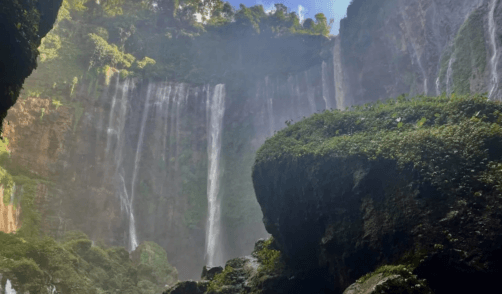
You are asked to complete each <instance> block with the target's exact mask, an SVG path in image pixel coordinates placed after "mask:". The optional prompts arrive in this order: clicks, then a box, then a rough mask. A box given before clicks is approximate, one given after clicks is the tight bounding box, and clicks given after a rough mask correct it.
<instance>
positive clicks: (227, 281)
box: [207, 265, 234, 293]
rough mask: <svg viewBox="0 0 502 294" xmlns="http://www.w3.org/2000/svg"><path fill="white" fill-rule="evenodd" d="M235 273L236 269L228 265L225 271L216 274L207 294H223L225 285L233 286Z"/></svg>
mask: <svg viewBox="0 0 502 294" xmlns="http://www.w3.org/2000/svg"><path fill="white" fill-rule="evenodd" d="M233 273H234V268H233V267H231V266H229V265H227V266H225V269H224V270H223V271H222V272H221V273H219V274H216V275H215V276H214V278H213V280H212V281H211V283H210V284H209V287H208V288H207V293H221V291H222V290H223V289H222V287H223V286H225V285H231V284H232V274H233Z"/></svg>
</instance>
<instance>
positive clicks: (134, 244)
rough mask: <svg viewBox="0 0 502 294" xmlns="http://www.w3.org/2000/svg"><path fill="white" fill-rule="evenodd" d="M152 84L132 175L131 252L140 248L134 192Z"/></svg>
mask: <svg viewBox="0 0 502 294" xmlns="http://www.w3.org/2000/svg"><path fill="white" fill-rule="evenodd" d="M152 87H153V86H152V84H148V91H147V94H146V101H145V107H144V108H143V118H142V119H141V129H140V131H139V137H138V145H137V147H136V156H135V158H134V170H133V174H132V182H131V199H129V215H130V219H129V245H130V250H131V251H134V250H135V249H136V247H138V240H137V237H136V226H135V224H134V212H133V203H134V190H135V185H136V177H137V175H138V166H139V161H140V159H141V148H142V147H143V135H144V131H145V124H146V118H147V116H148V109H149V108H150V103H149V100H150V94H151V92H152Z"/></svg>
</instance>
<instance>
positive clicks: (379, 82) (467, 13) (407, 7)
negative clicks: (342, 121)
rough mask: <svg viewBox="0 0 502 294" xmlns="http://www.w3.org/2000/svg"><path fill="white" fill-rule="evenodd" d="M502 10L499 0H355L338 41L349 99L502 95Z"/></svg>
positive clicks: (344, 88) (337, 53)
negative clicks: (501, 84)
mask: <svg viewBox="0 0 502 294" xmlns="http://www.w3.org/2000/svg"><path fill="white" fill-rule="evenodd" d="M501 9H502V5H500V2H498V1H493V0H476V1H467V0H465V1H446V0H445V1H437V0H420V1H412V0H386V1H374V0H360V1H353V3H352V4H351V5H350V6H349V8H348V12H347V17H346V18H345V19H342V21H341V23H340V34H339V35H338V36H337V37H336V38H337V39H338V41H339V42H340V43H339V44H340V48H339V49H338V47H337V46H338V43H337V45H336V46H335V60H339V61H340V63H341V66H342V68H341V72H342V73H343V85H342V86H341V87H342V89H340V90H341V92H339V93H343V97H344V98H343V99H348V100H347V101H348V102H346V103H345V104H346V105H350V104H353V103H355V104H364V103H367V102H370V101H375V100H377V99H387V98H389V97H396V96H398V95H400V94H403V93H406V94H410V95H416V94H426V95H431V96H433V95H439V94H441V93H442V92H448V93H451V92H453V91H454V92H456V93H457V94H466V93H469V92H473V93H474V92H489V94H490V95H489V96H490V98H491V99H496V100H500V99H501V97H502V96H501V93H500V91H499V83H498V78H497V76H498V74H500V66H499V64H500V62H499V60H500V48H501V47H500V46H501V43H500V38H498V37H497V36H499V35H500V32H501V29H500V27H501V24H502V17H501V15H502V14H501V13H500V11H501ZM337 99H340V98H337Z"/></svg>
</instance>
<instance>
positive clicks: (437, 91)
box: [436, 77, 441, 96]
mask: <svg viewBox="0 0 502 294" xmlns="http://www.w3.org/2000/svg"><path fill="white" fill-rule="evenodd" d="M436 95H438V96H439V95H441V93H440V92H439V77H438V78H437V79H436Z"/></svg>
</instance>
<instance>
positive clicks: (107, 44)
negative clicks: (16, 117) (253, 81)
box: [24, 0, 331, 100]
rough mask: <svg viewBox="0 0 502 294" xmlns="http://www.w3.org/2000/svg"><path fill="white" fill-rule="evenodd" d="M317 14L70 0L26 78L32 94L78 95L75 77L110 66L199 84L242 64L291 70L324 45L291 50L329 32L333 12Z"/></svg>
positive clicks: (173, 2)
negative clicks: (266, 51)
mask: <svg viewBox="0 0 502 294" xmlns="http://www.w3.org/2000/svg"><path fill="white" fill-rule="evenodd" d="M315 19H316V20H315V21H313V20H311V19H308V20H306V21H305V22H304V23H303V25H302V24H301V23H300V21H299V18H298V16H297V15H296V13H294V12H291V13H288V12H287V7H285V6H284V5H282V4H277V5H276V10H275V12H273V13H268V14H267V13H266V12H265V11H264V8H263V6H261V5H257V6H253V7H245V6H244V5H241V6H240V8H239V9H238V10H236V9H234V8H233V7H232V6H231V5H230V4H229V3H224V2H222V1H220V0H211V1H201V0H103V1H100V3H99V4H98V3H97V2H96V1H94V0H64V1H63V5H62V7H61V9H60V11H59V15H58V18H57V21H56V24H55V27H54V29H53V30H52V31H51V32H50V33H49V35H48V36H47V37H46V38H44V39H43V41H42V44H41V46H40V48H39V50H40V59H39V62H40V64H41V66H40V67H39V69H38V70H37V71H36V72H35V74H34V78H33V79H30V81H29V82H28V83H27V84H26V85H25V89H26V93H24V95H33V94H36V95H42V96H48V97H52V98H56V99H58V100H65V99H67V98H71V99H73V98H74V97H71V96H72V94H73V91H72V89H74V87H75V85H74V84H73V83H72V81H73V80H75V78H76V79H77V81H78V83H81V82H83V81H86V80H87V83H86V84H90V83H94V80H96V79H97V78H98V77H99V76H102V74H103V73H104V72H105V67H107V66H108V67H113V68H116V69H118V70H121V71H122V72H123V73H122V74H121V77H123V78H125V77H134V76H136V77H141V78H154V79H162V80H164V79H166V78H168V79H169V80H174V81H182V82H190V83H192V84H200V83H208V82H212V81H213V80H215V79H216V77H218V78H219V79H220V80H219V82H222V80H221V79H225V78H233V77H234V76H235V73H236V72H244V74H250V72H253V74H261V72H264V68H267V69H270V68H275V67H278V68H279V69H278V71H286V70H289V69H290V67H291V64H292V63H291V61H292V60H303V59H306V60H307V61H305V62H304V63H305V64H306V63H308V62H310V61H311V60H310V59H311V58H314V57H315V55H316V52H315V50H314V48H313V47H315V46H313V45H312V46H310V45H309V46H307V45H304V47H305V46H306V49H307V52H311V54H310V55H312V56H310V57H309V58H305V57H306V56H303V55H304V52H296V51H298V50H296V51H295V52H290V54H283V53H284V52H288V51H292V50H287V51H285V49H288V48H291V46H293V45H298V44H301V43H304V42H303V41H304V38H307V37H309V36H310V37H317V39H316V38H314V39H316V40H322V38H324V37H323V36H327V35H328V34H329V26H330V25H331V24H328V20H327V19H326V17H325V16H324V15H323V14H322V13H319V14H317V15H316V16H315ZM319 37H322V38H321V39H319ZM293 43H294V44H293ZM281 44H282V45H281ZM276 45H279V46H276ZM264 46H265V47H267V48H268V47H270V48H271V49H270V50H271V52H270V53H271V54H269V55H270V56H268V55H267V56H260V55H262V54H261V53H259V52H263V50H262V49H263V48H262V47H264ZM310 47H312V48H310ZM272 51H274V52H272ZM275 51H277V52H275ZM281 52H282V53H281ZM302 54H303V55H302ZM283 55H286V56H283ZM243 56H245V57H246V58H244V60H243ZM208 57H210V58H208ZM297 63H300V64H302V62H297ZM256 64H257V65H256ZM249 65H253V67H252V69H251V70H250V69H249V68H248V67H247V66H249ZM293 67H294V66H293ZM246 71H248V72H247V73H246ZM97 87H98V92H99V87H100V86H97ZM54 96H56V97H54Z"/></svg>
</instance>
